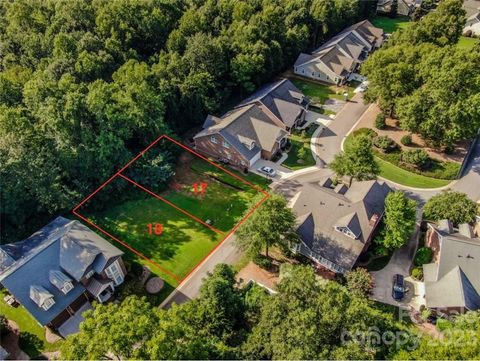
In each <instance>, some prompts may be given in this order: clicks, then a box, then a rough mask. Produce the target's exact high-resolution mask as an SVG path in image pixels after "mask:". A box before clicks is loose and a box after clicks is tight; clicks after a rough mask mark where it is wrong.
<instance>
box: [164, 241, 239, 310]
mask: <svg viewBox="0 0 480 361" xmlns="http://www.w3.org/2000/svg"><path fill="white" fill-rule="evenodd" d="M241 257H242V253H241V252H240V251H239V250H238V248H237V247H235V236H234V235H231V236H230V237H228V238H227V239H226V240H225V241H224V242H223V243H222V244H221V245H220V246H219V247H218V248H217V249H216V250H215V252H213V253H212V254H211V255H210V257H208V258H207V259H206V260H205V261H203V262H202V264H201V265H200V266H199V267H198V268H197V269H196V270H195V271H194V272H193V273H192V274H191V275H190V276H189V277H188V278H186V279H185V280H184V281H183V282H182V284H181V285H180V286H179V287H177V289H176V290H175V291H173V292H172V293H171V294H170V296H169V297H168V298H167V299H166V300H165V301H164V302H163V303H162V305H161V306H160V307H163V308H169V307H170V306H171V305H172V304H173V303H177V304H180V303H184V302H186V301H189V300H191V299H192V298H195V297H197V296H198V293H199V290H200V286H201V284H202V280H203V279H204V278H205V277H206V276H207V274H208V272H211V271H213V268H214V267H215V265H217V264H219V263H227V264H234V263H237V262H238V261H239V260H240V258H241Z"/></svg>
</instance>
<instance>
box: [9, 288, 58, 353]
mask: <svg viewBox="0 0 480 361" xmlns="http://www.w3.org/2000/svg"><path fill="white" fill-rule="evenodd" d="M6 294H7V291H6V290H1V291H0V297H1V298H2V300H0V314H2V315H4V316H5V317H6V318H7V319H9V320H12V321H15V323H16V324H17V325H18V327H19V328H20V334H21V341H20V342H21V347H22V349H23V351H25V352H26V353H27V354H28V355H29V356H30V357H31V358H38V356H39V355H40V353H41V352H43V351H55V350H58V348H59V347H60V343H61V341H58V342H56V343H53V344H51V343H48V342H47V340H46V339H45V330H44V328H43V327H42V326H40V325H39V324H38V323H37V321H36V320H35V319H34V318H33V317H32V316H31V315H30V313H28V311H27V310H26V309H25V308H24V307H23V306H18V307H11V306H9V305H7V304H6V303H5V301H3V297H5V295H6Z"/></svg>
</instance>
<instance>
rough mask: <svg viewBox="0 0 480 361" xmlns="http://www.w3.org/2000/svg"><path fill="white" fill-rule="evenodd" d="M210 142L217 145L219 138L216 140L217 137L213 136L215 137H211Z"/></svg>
mask: <svg viewBox="0 0 480 361" xmlns="http://www.w3.org/2000/svg"><path fill="white" fill-rule="evenodd" d="M210 141H211V142H212V143H214V144H217V143H218V140H217V138H215V136H213V135H212V136H211V137H210Z"/></svg>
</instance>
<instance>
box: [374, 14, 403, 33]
mask: <svg viewBox="0 0 480 361" xmlns="http://www.w3.org/2000/svg"><path fill="white" fill-rule="evenodd" d="M372 24H373V25H374V26H376V27H377V28H381V29H383V31H385V32H386V33H393V32H394V31H396V30H398V29H404V28H406V27H408V26H409V25H410V19H409V18H408V17H403V16H400V17H396V18H394V19H392V18H389V17H387V16H377V17H375V18H374V19H373V20H372Z"/></svg>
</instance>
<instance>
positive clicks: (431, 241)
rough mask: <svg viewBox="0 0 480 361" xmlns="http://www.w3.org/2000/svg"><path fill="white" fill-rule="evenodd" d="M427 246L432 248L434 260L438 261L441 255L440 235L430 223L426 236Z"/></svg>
mask: <svg viewBox="0 0 480 361" xmlns="http://www.w3.org/2000/svg"><path fill="white" fill-rule="evenodd" d="M425 246H426V247H430V248H431V249H432V251H433V261H434V262H436V261H437V260H438V257H439V255H440V237H439V235H438V233H437V232H436V231H435V230H434V229H433V228H432V226H430V225H429V226H428V230H427V234H426V236H425Z"/></svg>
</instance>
